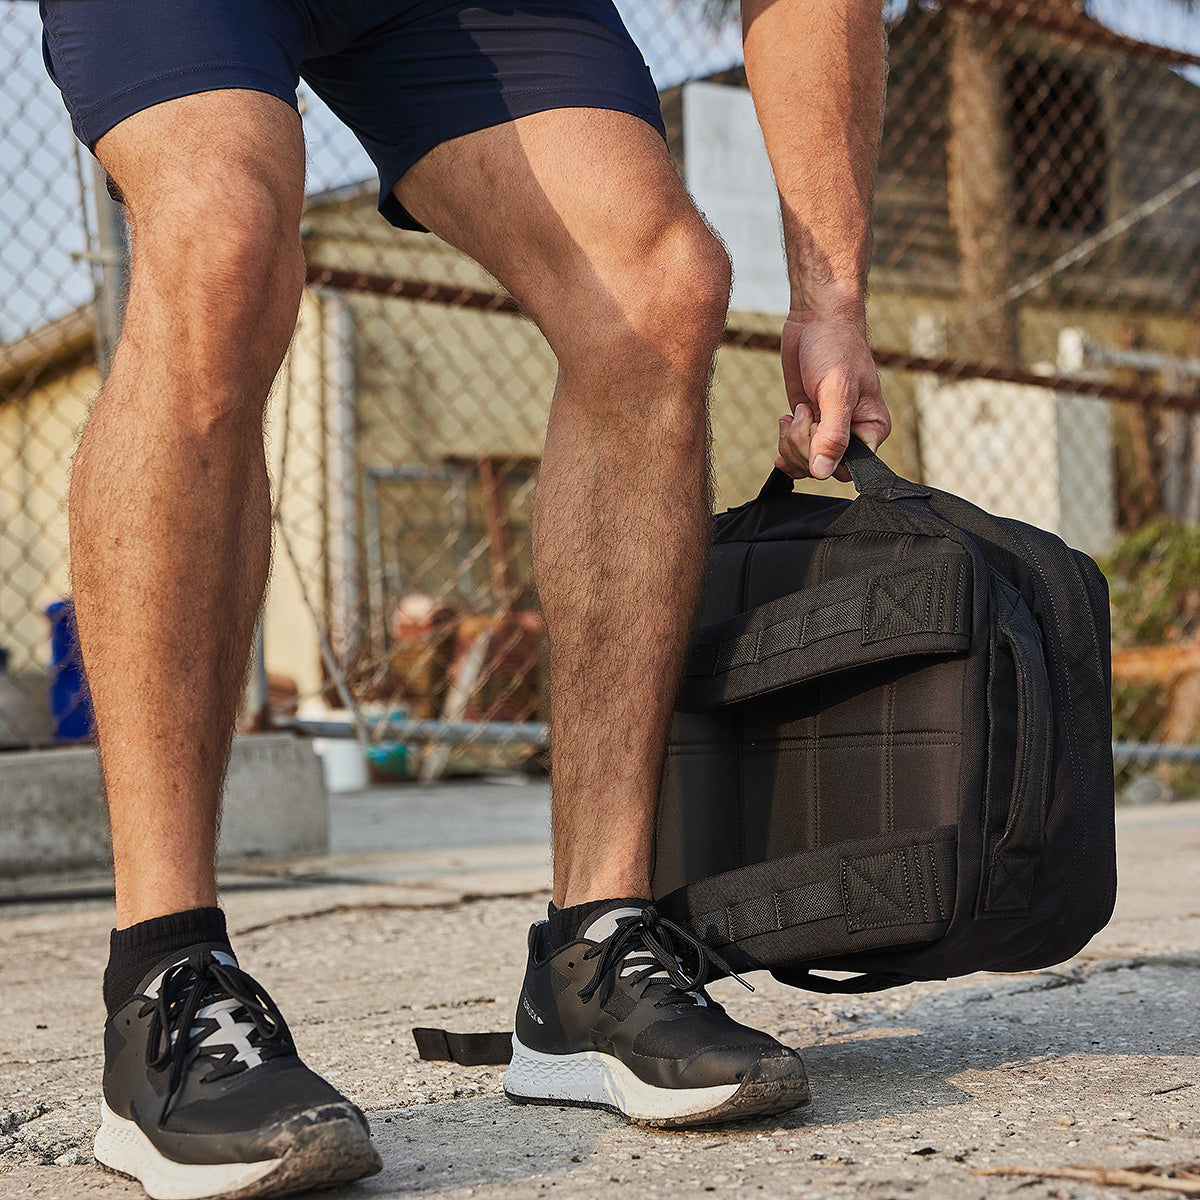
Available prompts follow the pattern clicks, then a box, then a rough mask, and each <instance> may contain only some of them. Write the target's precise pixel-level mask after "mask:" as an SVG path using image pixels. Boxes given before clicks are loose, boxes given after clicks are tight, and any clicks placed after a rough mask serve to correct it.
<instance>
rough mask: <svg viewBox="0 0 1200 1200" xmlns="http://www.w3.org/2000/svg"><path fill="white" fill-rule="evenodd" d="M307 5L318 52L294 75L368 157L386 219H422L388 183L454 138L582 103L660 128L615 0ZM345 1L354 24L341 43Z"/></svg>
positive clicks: (335, 0)
mask: <svg viewBox="0 0 1200 1200" xmlns="http://www.w3.org/2000/svg"><path fill="white" fill-rule="evenodd" d="M308 3H309V8H310V12H312V13H313V19H314V39H313V40H314V44H315V45H318V46H321V47H323V51H322V52H321V53H319V54H317V55H312V56H310V57H308V58H307V59H306V60H305V62H304V63H303V65H302V67H301V74H302V75H303V77H304V79H305V80H306V82H307V83H308V84H309V85H310V86H311V87H312V88H313V90H314V91H315V92H317V94H318V95H320V96H321V98H322V99H324V100H325V101H326V103H328V104H329V106H330V107H331V108H332V109H333V111H334V112H335V113H337V115H338V116H339V117H340V118H341V119H342V120H343V121H345V123H346V124H347V125H349V126H350V128H351V129H353V130H354V132H355V134H356V135H357V136H358V138H359V140H360V141H361V142H362V144H363V146H364V147H365V148H366V150H367V152H368V153H369V154H370V155H371V157H372V159H373V160H374V162H375V164H376V167H377V168H378V171H379V183H380V193H379V194H380V205H379V206H380V211H381V212H382V213H383V215H384V216H385V217H386V218H387V219H388V220H389V221H391V222H392V223H393V224H395V225H400V226H407V227H410V228H420V224H421V223H420V221H419V220H418V219H415V218H414V216H413V214H412V213H411V212H408V211H406V210H405V208H404V207H403V205H402V203H401V202H399V201H398V200H397V198H396V193H395V187H396V184H397V183H398V182H399V181H400V180H401V179H402V178H403V177H404V176H405V174H406V173H407V172H408V171H409V169H410V168H411V167H412V166H413V165H414V164H415V163H417V162H418V161H419V160H420V159H421V158H423V157H424V156H425V155H426V154H428V153H429V152H430V151H431V150H433V149H434V147H435V146H438V145H441V144H442V143H444V142H448V141H451V140H453V139H455V138H460V137H463V136H465V135H467V134H470V133H476V132H479V131H480V130H484V129H488V128H491V127H494V126H500V125H505V124H507V123H509V122H511V121H514V120H517V119H519V118H522V117H527V116H530V115H531V114H534V113H541V112H546V111H549V110H553V109H564V108H580V107H590V108H597V109H605V110H609V111H615V112H622V113H628V114H630V115H632V116H635V117H638V118H639V119H640V120H642V121H643V122H645V123H647V124H648V125H649V126H650V127H652V128H653V129H656V130H657V131H658V133H659V134H660V135H661V134H662V132H663V127H662V117H661V114H660V112H659V107H658V95H657V92H656V91H655V88H654V83H653V81H652V80H651V78H650V72H649V71H648V69H647V68H646V64H645V62H644V60H643V59H642V55H641V53H640V51H639V50H638V48H637V47H636V46H635V45H634V43H633V40H632V39H631V38H630V36H629V34H628V32H627V31H626V29H625V26H624V25H623V24H622V22H621V18H620V16H619V15H618V13H617V11H616V9H615V8H614V7H613V4H612V0H522V3H520V4H514V3H512V0H473V2H472V3H469V4H466V3H449V2H448V0H403V2H402V0H321V3H319V4H318V3H314V2H313V0H308ZM348 7H349V8H350V9H352V10H353V12H354V14H356V16H355V19H356V20H357V21H359V22H360V23H361V24H362V26H363V28H362V32H361V33H360V35H359V36H358V37H356V38H354V39H353V40H349V41H348V40H347V29H346V28H345V16H346V11H345V10H347V8H348ZM334 17H340V18H342V19H341V20H336V21H335V20H334V19H333V18H334ZM368 26H369V27H368Z"/></svg>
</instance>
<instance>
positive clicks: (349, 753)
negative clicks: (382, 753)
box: [313, 738, 370, 792]
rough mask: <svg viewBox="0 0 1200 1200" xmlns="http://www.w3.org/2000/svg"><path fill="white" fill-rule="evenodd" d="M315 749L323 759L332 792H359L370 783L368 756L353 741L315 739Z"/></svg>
mask: <svg viewBox="0 0 1200 1200" xmlns="http://www.w3.org/2000/svg"><path fill="white" fill-rule="evenodd" d="M313 749H314V750H315V751H316V752H317V755H318V757H319V758H320V759H321V766H322V768H323V769H324V771H325V787H326V788H327V789H328V790H329V791H330V792H358V791H361V790H362V789H363V788H365V787H367V785H368V784H369V783H370V777H369V775H368V774H367V758H366V755H365V754H363V752H362V747H361V746H360V745H359V744H358V743H357V742H356V741H354V740H353V739H351V738H313Z"/></svg>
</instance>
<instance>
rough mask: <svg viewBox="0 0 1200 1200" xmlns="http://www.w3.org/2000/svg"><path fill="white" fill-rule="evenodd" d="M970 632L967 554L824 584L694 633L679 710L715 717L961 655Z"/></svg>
mask: <svg viewBox="0 0 1200 1200" xmlns="http://www.w3.org/2000/svg"><path fill="white" fill-rule="evenodd" d="M970 629H971V560H970V559H969V558H967V557H966V556H965V555H961V554H942V555H938V556H936V557H932V558H927V559H925V560H924V561H919V562H916V563H912V562H907V563H903V564H898V565H897V566H895V567H891V568H887V569H880V570H874V571H871V572H869V573H864V574H862V575H855V576H847V577H844V578H841V579H835V580H831V581H829V582H827V583H821V584H817V585H815V586H813V587H810V588H805V589H804V590H802V591H799V592H793V593H792V594H791V595H788V596H783V597H782V598H780V599H779V600H772V601H771V602H770V603H769V604H764V605H762V606H761V607H759V608H756V609H753V610H752V611H750V612H748V613H743V614H742V615H741V616H738V617H731V618H729V619H728V620H724V621H715V622H713V623H711V624H708V625H701V626H699V627H698V628H697V629H696V632H695V635H694V637H693V640H692V650H691V653H690V655H689V656H688V662H687V668H686V670H685V672H684V679H683V685H682V687H681V689H680V695H679V706H680V707H681V708H685V709H706V708H715V707H717V706H719V705H722V704H730V703H733V702H735V701H738V700H745V699H748V698H749V697H751V696H757V695H762V694H763V693H765V692H770V691H774V690H775V689H777V688H781V687H786V686H788V685H789V684H792V683H799V682H801V681H802V680H805V679H815V678H817V677H818V676H821V675H828V674H830V673H831V672H834V671H843V670H847V669H848V668H851V667H855V666H865V665H867V664H870V663H876V662H881V661H884V660H886V659H892V658H901V657H905V656H908V655H917V654H955V653H964V652H965V651H967V650H968V649H969V648H970Z"/></svg>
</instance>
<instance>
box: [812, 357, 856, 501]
mask: <svg viewBox="0 0 1200 1200" xmlns="http://www.w3.org/2000/svg"><path fill="white" fill-rule="evenodd" d="M857 400H858V387H857V385H856V384H855V383H854V382H853V381H852V380H850V379H848V378H847V377H846V375H845V374H844V373H843V372H842V371H840V370H835V371H831V372H830V373H829V374H828V375H826V376H825V377H824V378H823V379H822V380H821V382H820V383H819V384H818V385H817V408H818V411H819V412H820V414H821V419H820V420H819V421H818V422H817V423H816V424H815V425H814V426H813V427H812V439H811V443H810V446H809V452H808V469H809V471H810V472H811V474H812V476H813V478H814V479H828V478H829V476H830V475H832V474H833V472H834V470H835V469H836V468H837V465H838V463H839V462H841V459H842V455H843V454H845V453H846V447H847V446H848V445H849V444H850V416H851V413H852V412H853V411H854V406H855V403H856V402H857Z"/></svg>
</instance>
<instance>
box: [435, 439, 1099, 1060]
mask: <svg viewBox="0 0 1200 1200" xmlns="http://www.w3.org/2000/svg"><path fill="white" fill-rule="evenodd" d="M843 461H844V462H845V463H846V465H847V467H848V468H849V470H850V473H851V476H852V477H853V479H854V483H855V486H856V487H857V489H858V493H859V494H858V498H857V499H855V500H852V501H851V500H837V499H830V498H827V497H820V496H813V495H805V494H795V493H793V491H792V481H791V480H790V479H789V478H788V477H787V476H786V475H784V474H783V473H782V472H780V471H775V472H773V473H772V475H771V478H770V479H769V480H768V481H767V484H766V486H765V487H764V488H763V490H762V492H761V493H760V494H759V496H758V498H757V499H756V500H752V501H751V502H750V503H749V504H744V505H742V506H741V507H740V508H734V509H731V510H730V511H729V512H726V513H721V514H720V515H719V516H717V517H716V518H715V530H714V537H713V545H712V549H711V551H710V553H709V558H708V565H707V570H706V572H705V581H704V588H703V594H702V597H701V602H700V609H699V614H698V621H697V626H696V629H695V631H694V634H693V639H692V647H691V652H690V654H689V657H688V663H687V668H686V671H685V675H684V679H683V683H682V685H681V687H680V691H679V697H678V700H677V704H676V712H675V716H674V720H673V723H672V728H671V740H670V746H669V748H668V752H667V762H666V768H665V770H664V773H663V786H662V797H661V803H660V806H659V816H658V830H657V837H656V846H655V867H654V880H653V882H654V894H655V898H656V900H657V907H658V909H659V911H660V912H661V913H662V914H663V915H664V916H667V917H668V918H670V919H671V920H674V921H675V922H677V923H678V924H680V925H682V926H684V927H685V928H690V929H691V931H692V932H693V933H694V934H695V935H696V936H697V937H698V938H700V939H701V940H702V941H704V942H705V943H706V944H707V945H708V946H711V947H712V948H713V949H715V950H716V951H717V952H718V954H719V955H720V957H721V958H722V959H724V960H725V961H726V962H727V963H728V965H729V966H731V967H732V968H733V969H734V970H737V971H749V970H756V969H761V968H766V969H768V970H770V971H771V973H772V974H773V975H774V976H775V977H776V978H777V979H779V980H781V981H782V982H784V983H789V984H793V985H795V986H797V987H802V988H808V989H810V990H813V991H823V992H865V991H875V990H878V989H881V988H886V987H893V986H896V985H897V984H902V983H910V982H913V981H914V980H919V979H946V978H949V977H950V976H953V975H966V974H968V973H970V972H972V971H1028V970H1034V969H1036V968H1038V967H1046V966H1050V965H1051V964H1053V963H1057V962H1061V961H1062V960H1063V959H1065V958H1069V957H1070V956H1071V955H1072V954H1075V953H1076V952H1077V951H1078V950H1080V949H1081V948H1082V947H1083V946H1084V944H1085V943H1086V942H1087V941H1088V939H1089V938H1090V937H1091V936H1092V935H1093V934H1094V933H1096V932H1097V930H1099V929H1101V928H1103V926H1104V925H1105V923H1106V922H1107V921H1108V918H1109V916H1110V915H1111V913H1112V908H1113V902H1114V899H1115V893H1116V862H1115V857H1116V856H1115V811H1114V797H1113V762H1112V716H1111V710H1110V707H1109V689H1110V683H1111V656H1110V645H1109V623H1108V588H1107V585H1106V584H1105V581H1104V576H1103V575H1101V574H1100V571H1099V569H1098V568H1097V567H1096V564H1095V563H1094V562H1092V560H1091V559H1090V558H1088V557H1087V555H1085V554H1082V553H1080V552H1079V551H1078V550H1072V549H1070V548H1069V547H1068V546H1066V545H1065V544H1064V543H1063V542H1062V540H1061V539H1059V538H1057V537H1055V536H1054V534H1052V533H1047V532H1046V531H1045V530H1043V529H1037V528H1035V527H1034V526H1032V525H1025V524H1023V523H1022V522H1020V521H1013V520H1009V519H1007V518H1004V517H994V516H991V515H990V514H988V513H986V512H984V511H983V510H982V509H979V508H976V507H975V506H974V505H973V504H969V503H968V502H967V501H965V500H962V499H960V498H959V497H957V496H951V495H949V494H947V493H946V492H939V491H937V490H935V489H933V488H929V487H924V486H921V485H918V484H914V483H909V482H908V481H907V480H904V479H901V478H899V477H898V476H897V475H895V474H894V473H893V472H892V471H891V470H890V468H888V467H887V466H886V465H885V464H884V463H883V462H882V461H881V460H880V459H878V458H877V457H876V456H875V455H874V454H873V453H872V452H871V451H870V450H869V449H867V447H866V446H865V445H863V444H862V443H861V442H859V441H858V440H857V439H852V440H851V445H850V448H849V450H848V451H847V452H846V455H845V458H844V459H843ZM814 970H833V971H841V972H844V971H851V972H856V973H857V974H856V975H855V976H854V977H853V978H850V979H831V978H829V977H827V976H823V975H815V974H812V972H813V971H814ZM413 1034H414V1037H415V1038H416V1041H417V1046H418V1049H419V1052H420V1055H421V1057H422V1058H430V1059H449V1060H452V1061H456V1062H460V1063H466V1064H480V1063H496V1062H506V1061H508V1057H509V1054H510V1052H511V1034H509V1033H466V1034H462V1033H449V1032H447V1031H446V1030H442V1029H427V1028H420V1029H414V1030H413Z"/></svg>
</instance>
